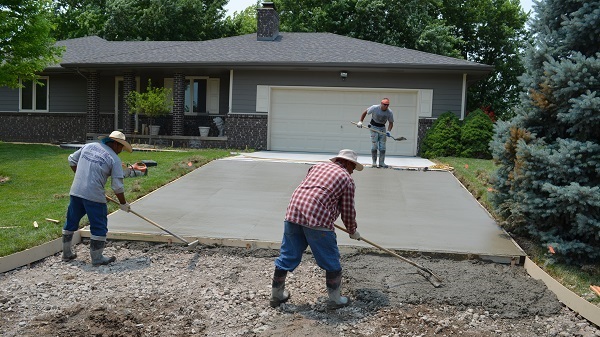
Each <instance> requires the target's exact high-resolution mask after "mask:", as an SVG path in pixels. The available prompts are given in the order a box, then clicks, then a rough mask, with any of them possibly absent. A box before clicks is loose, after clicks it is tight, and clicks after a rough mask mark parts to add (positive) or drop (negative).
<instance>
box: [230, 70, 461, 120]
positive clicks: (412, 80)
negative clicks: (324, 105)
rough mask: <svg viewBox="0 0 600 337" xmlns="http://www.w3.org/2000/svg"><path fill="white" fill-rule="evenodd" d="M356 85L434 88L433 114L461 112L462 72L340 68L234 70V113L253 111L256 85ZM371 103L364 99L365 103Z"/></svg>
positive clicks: (254, 110)
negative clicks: (343, 74)
mask: <svg viewBox="0 0 600 337" xmlns="http://www.w3.org/2000/svg"><path fill="white" fill-rule="evenodd" d="M257 85H281V86H311V87H315V86H316V87H358V88H394V89H433V117H437V116H439V115H441V114H442V113H444V112H447V111H453V112H455V113H456V114H457V115H458V116H460V109H461V106H460V104H461V95H462V92H461V91H462V75H461V74H456V75H437V74H430V75H429V74H428V75H424V74H399V73H361V72H352V71H349V72H348V78H347V79H346V80H345V81H342V79H341V78H340V76H339V71H325V70H324V71H322V72H309V71H252V70H238V71H234V76H233V103H232V105H233V109H232V112H234V113H245V114H251V113H256V86H257ZM371 104H374V103H373V102H365V107H368V106H369V105H371Z"/></svg>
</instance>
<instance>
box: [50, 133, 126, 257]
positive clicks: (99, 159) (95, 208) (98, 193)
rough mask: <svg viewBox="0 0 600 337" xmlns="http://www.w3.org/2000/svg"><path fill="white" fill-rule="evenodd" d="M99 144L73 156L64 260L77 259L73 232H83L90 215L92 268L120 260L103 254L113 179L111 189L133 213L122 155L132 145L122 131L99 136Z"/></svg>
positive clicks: (123, 207)
mask: <svg viewBox="0 0 600 337" xmlns="http://www.w3.org/2000/svg"><path fill="white" fill-rule="evenodd" d="M98 138H99V139H100V142H99V143H89V144H86V145H85V146H83V147H82V148H80V149H79V150H77V151H75V153H73V154H71V155H70V156H69V165H70V166H71V169H72V170H73V172H75V178H74V179H73V184H72V185H71V191H70V193H69V194H70V198H71V199H70V203H69V208H68V210H67V221H66V222H65V225H64V227H63V231H62V233H63V256H62V259H63V261H65V262H67V261H71V260H73V259H75V258H76V257H77V254H74V253H73V252H72V250H71V241H72V240H73V233H74V232H75V231H76V230H78V229H79V221H80V220H81V218H82V217H83V216H84V215H86V214H87V216H88V219H89V221H90V233H91V236H90V255H91V257H92V265H94V266H98V265H106V264H109V263H111V262H114V261H115V260H116V258H115V257H114V256H113V257H110V258H109V257H105V256H103V255H102V252H103V251H104V246H105V244H106V234H107V233H108V217H107V215H108V210H107V207H106V197H105V192H104V186H105V185H106V182H107V181H108V177H110V178H111V187H112V189H113V191H114V192H115V195H116V196H117V198H118V199H119V203H120V204H121V205H120V208H121V210H123V211H125V212H129V211H130V210H131V207H130V206H129V204H128V203H127V201H126V200H125V189H124V186H123V178H124V175H123V167H122V164H121V159H120V158H119V156H118V154H119V153H121V151H122V150H123V149H125V150H126V151H127V152H132V151H133V150H132V148H131V145H130V144H129V143H128V142H127V141H126V140H125V135H124V134H123V133H122V132H121V131H113V132H112V133H111V134H110V135H109V136H106V137H105V136H101V137H98Z"/></svg>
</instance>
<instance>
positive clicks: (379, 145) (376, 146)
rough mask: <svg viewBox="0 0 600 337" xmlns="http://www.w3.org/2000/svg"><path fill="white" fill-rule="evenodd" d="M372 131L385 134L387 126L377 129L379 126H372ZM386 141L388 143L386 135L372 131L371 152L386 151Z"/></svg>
mask: <svg viewBox="0 0 600 337" xmlns="http://www.w3.org/2000/svg"><path fill="white" fill-rule="evenodd" d="M371 129H373V130H377V131H381V132H383V133H385V131H386V130H385V126H384V127H377V126H372V125H371ZM386 141H387V136H386V135H382V134H381V133H378V132H375V131H371V151H376V150H379V151H385V143H386Z"/></svg>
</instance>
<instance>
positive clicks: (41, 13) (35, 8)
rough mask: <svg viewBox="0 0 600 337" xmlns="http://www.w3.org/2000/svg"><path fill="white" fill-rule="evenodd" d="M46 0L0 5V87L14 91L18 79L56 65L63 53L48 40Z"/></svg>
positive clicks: (48, 6)
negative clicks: (6, 87)
mask: <svg viewBox="0 0 600 337" xmlns="http://www.w3.org/2000/svg"><path fill="white" fill-rule="evenodd" d="M50 13H51V11H50V2H49V0H22V1H4V2H3V3H2V4H0V86H8V87H11V88H17V87H18V86H19V78H21V79H22V80H35V79H36V76H37V75H36V74H37V73H39V72H41V71H42V70H44V69H45V68H46V67H48V66H49V65H52V64H55V63H58V61H59V59H60V56H61V54H62V49H61V48H59V47H56V46H55V45H54V44H55V42H56V41H55V40H54V39H52V38H51V37H50V31H51V30H52V24H51V22H50V19H49V18H50Z"/></svg>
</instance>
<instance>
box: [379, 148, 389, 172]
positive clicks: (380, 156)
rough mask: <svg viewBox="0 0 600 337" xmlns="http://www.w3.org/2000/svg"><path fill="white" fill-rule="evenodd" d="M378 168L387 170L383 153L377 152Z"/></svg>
mask: <svg viewBox="0 0 600 337" xmlns="http://www.w3.org/2000/svg"><path fill="white" fill-rule="evenodd" d="M379 167H381V168H388V166H387V165H386V164H385V151H379Z"/></svg>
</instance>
